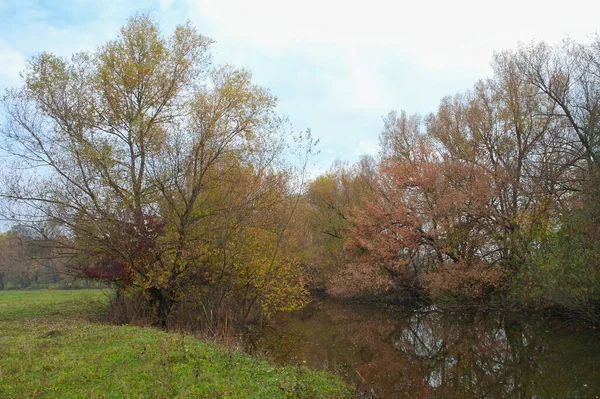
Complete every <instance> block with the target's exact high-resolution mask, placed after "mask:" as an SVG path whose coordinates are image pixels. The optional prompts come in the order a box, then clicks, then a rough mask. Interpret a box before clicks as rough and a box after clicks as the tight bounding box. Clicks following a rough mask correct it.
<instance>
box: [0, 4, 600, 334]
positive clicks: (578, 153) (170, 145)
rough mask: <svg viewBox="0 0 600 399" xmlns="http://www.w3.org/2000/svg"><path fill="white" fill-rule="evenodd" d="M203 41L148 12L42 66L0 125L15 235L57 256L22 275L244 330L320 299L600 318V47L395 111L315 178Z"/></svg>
mask: <svg viewBox="0 0 600 399" xmlns="http://www.w3.org/2000/svg"><path fill="white" fill-rule="evenodd" d="M211 44H212V40H211V39H209V38H206V37H204V36H202V35H201V34H200V33H198V32H197V30H196V29H195V28H194V27H193V26H191V25H190V24H185V25H181V26H179V27H177V28H176V29H175V31H174V32H173V33H172V34H171V35H170V36H167V37H165V36H164V35H162V33H161V32H160V29H159V27H158V26H157V24H156V23H155V22H154V21H152V20H151V19H150V18H149V17H148V16H146V15H137V16H134V17H132V18H131V19H130V20H129V22H128V23H127V24H126V25H125V26H124V27H123V28H122V30H121V32H120V34H119V36H118V37H117V39H116V40H114V41H110V42H108V43H106V44H105V45H103V46H101V47H99V48H98V49H97V50H96V51H95V52H89V53H79V54H75V55H73V56H72V57H71V58H70V59H63V58H60V57H57V56H55V55H52V54H49V53H42V54H40V55H38V56H36V57H34V58H32V59H31V60H30V62H29V63H28V66H27V68H26V70H25V71H24V72H23V74H22V76H23V86H22V87H20V88H15V89H11V90H9V91H7V93H6V94H5V96H4V98H3V101H2V105H3V113H4V118H5V123H4V124H3V126H2V129H1V130H2V134H3V136H4V139H5V140H4V145H3V149H4V151H5V152H6V153H7V154H10V156H9V157H7V158H6V159H5V160H4V164H3V182H2V189H1V195H2V198H3V199H4V205H5V206H4V209H3V214H4V218H5V219H8V220H11V221H13V222H14V223H16V224H18V225H19V226H26V227H20V229H22V230H23V229H24V230H23V231H27V234H28V235H29V236H30V237H35V241H36V242H37V243H38V244H41V245H38V246H37V247H36V248H38V249H35V250H34V249H33V248H34V246H28V247H22V246H21V249H20V251H25V252H27V253H29V254H30V255H31V254H35V253H36V252H35V251H37V253H38V254H39V253H42V252H43V254H44V257H42V256H30V258H31V257H33V258H36V259H38V262H36V263H28V265H30V266H31V265H34V264H35V265H41V264H42V263H44V262H41V261H39V260H40V259H42V258H44V259H45V264H46V265H47V264H48V263H51V264H53V265H54V267H55V269H57V268H58V267H57V265H60V267H59V269H60V270H61V271H62V272H64V273H67V274H69V275H71V276H73V277H79V278H88V279H96V280H102V281H105V282H108V283H110V284H113V285H114V286H115V287H116V288H117V298H116V299H115V301H114V309H116V310H118V311H121V312H123V313H124V314H123V315H121V316H120V317H121V319H120V320H121V321H122V322H126V321H128V320H130V319H131V318H135V317H148V318H150V319H152V320H153V321H154V323H155V324H157V325H160V326H163V327H166V326H168V325H169V324H170V323H174V322H175V320H184V324H185V325H186V326H190V327H193V328H206V327H210V326H212V325H214V324H216V323H234V324H235V323H240V324H243V323H246V322H248V321H250V320H256V319H259V318H264V317H268V316H269V315H272V314H273V313H274V312H277V311H285V310H294V309H298V308H300V307H302V306H304V305H305V304H306V303H307V302H308V301H309V300H310V292H311V291H313V292H325V293H327V294H328V295H331V296H335V297H342V298H351V299H364V298H369V299H377V298H379V299H381V300H386V301H392V300H393V301H397V300H414V299H416V300H427V301H430V300H434V301H436V302H437V303H439V304H472V303H477V304H482V305H486V304H510V305H515V306H526V307H540V308H543V307H558V308H560V309H563V310H570V311H575V312H577V314H578V315H580V316H581V317H583V318H585V319H586V320H588V321H592V322H598V321H599V319H600V316H599V315H600V229H599V226H600V202H599V200H600V184H599V183H600V181H599V179H600V175H599V171H598V162H599V159H598V157H599V156H600V155H599V151H600V37H596V39H595V41H593V42H592V43H591V44H588V45H582V44H579V43H576V42H573V41H569V40H565V41H564V42H563V43H561V44H559V45H556V46H549V45H546V44H544V43H539V44H532V45H529V46H522V47H521V48H520V49H519V50H517V51H512V52H502V53H498V54H497V55H496V56H495V58H494V60H493V61H492V65H493V70H494V74H493V76H492V77H490V78H488V79H485V80H482V81H480V82H478V83H477V84H476V85H475V87H473V88H472V89H471V90H470V91H468V92H465V93H461V94H457V95H455V96H451V97H446V98H444V99H442V101H441V103H440V106H439V109H438V110H437V111H436V112H435V113H432V114H430V115H426V116H420V115H408V114H407V113H405V112H391V113H390V114H389V115H387V116H386V117H385V118H384V121H383V128H382V131H381V134H380V144H381V153H380V154H379V155H378V156H377V157H364V158H362V159H361V160H360V161H359V162H358V163H356V164H343V163H339V162H337V163H335V164H334V165H333V166H332V167H331V169H330V171H329V172H327V173H325V174H323V175H321V176H319V177H317V178H316V179H314V180H312V181H307V178H306V176H307V166H308V165H309V163H310V157H311V155H312V154H314V152H315V146H316V144H317V143H316V141H315V140H314V139H313V137H312V136H311V134H310V132H305V133H302V134H294V133H293V129H292V127H291V126H290V125H289V123H288V121H287V119H286V118H285V117H283V116H281V115H279V114H278V113H277V112H276V106H277V99H276V98H275V97H274V96H273V95H272V94H271V93H270V92H269V91H268V90H267V89H265V88H263V87H260V86H257V85H256V84H254V83H253V82H252V76H251V74H250V72H248V71H247V70H244V69H237V68H234V67H231V66H227V65H225V66H222V65H213V63H212V57H211V54H210V51H209V48H210V46H211ZM321 134H325V132H321ZM23 236H24V234H23V233H22V232H19V231H16V232H12V233H7V234H5V236H4V237H3V240H2V243H1V246H2V252H3V253H4V254H8V253H15V251H17V249H15V248H17V247H18V245H15V244H14V243H15V242H17V241H18V240H17V239H19V240H20V241H19V242H24V241H23V239H22V238H23ZM30 242H31V240H30ZM40 248H41V249H40ZM11 251H12V252H11ZM3 258H4V259H5V260H6V259H9V257H8V256H3ZM17 264H18V263H16V262H5V263H3V264H2V265H0V275H1V276H2V277H3V280H2V281H4V280H7V279H11V280H14V278H15V277H10V276H15V275H16V274H15V273H14V270H15V267H16V265H17ZM11 268H12V269H11ZM11 273H12V274H11ZM11 284H13V286H18V285H17V284H14V282H11Z"/></svg>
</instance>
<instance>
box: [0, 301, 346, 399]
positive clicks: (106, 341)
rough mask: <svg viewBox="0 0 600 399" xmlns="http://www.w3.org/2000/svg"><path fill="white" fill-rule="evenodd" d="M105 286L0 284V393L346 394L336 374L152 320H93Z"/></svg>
mask: <svg viewBox="0 0 600 399" xmlns="http://www.w3.org/2000/svg"><path fill="white" fill-rule="evenodd" d="M105 301H106V295H105V293H103V292H102V291H100V290H81V291H44V290H41V291H5V292H0V397H2V398H5V397H6V398H25V397H44V398H82V397H90V398H123V397H128V398H191V397H194V398H344V397H350V396H351V393H350V390H349V388H348V387H347V386H346V385H344V384H343V383H342V382H341V381H340V380H339V379H338V378H337V377H335V376H333V375H330V374H326V373H322V372H317V371H313V370H309V369H306V368H297V367H273V366H271V365H269V364H268V363H267V362H265V361H262V360H256V359H253V358H250V357H249V356H247V355H244V354H242V353H239V352H236V351H231V350H229V349H227V348H224V347H222V346H219V345H215V344H211V343H206V342H202V341H199V340H197V339H195V338H193V337H191V336H184V335H178V334H173V333H166V332H163V331H160V330H156V329H152V328H140V327H132V326H112V325H106V324H101V323H97V322H93V321H91V320H92V319H93V318H94V316H97V315H99V314H100V313H101V312H102V311H103V303H104V302H105Z"/></svg>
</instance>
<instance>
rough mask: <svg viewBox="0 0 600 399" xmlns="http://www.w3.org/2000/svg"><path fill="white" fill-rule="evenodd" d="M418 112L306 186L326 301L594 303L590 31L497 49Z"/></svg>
mask: <svg viewBox="0 0 600 399" xmlns="http://www.w3.org/2000/svg"><path fill="white" fill-rule="evenodd" d="M492 66H493V76H492V77H491V78H489V79H485V80H481V81H479V82H478V83H476V84H475V86H474V87H473V88H472V89H471V90H470V91H467V92H465V93H460V94H457V95H455V96H451V97H446V98H444V99H442V101H441V103H440V105H439V108H438V110H437V112H435V113H432V114H430V115H427V116H420V115H408V114H407V113H405V112H391V113H390V114H389V115H387V117H386V118H385V119H384V124H383V129H382V132H381V134H380V144H381V152H380V154H379V156H378V157H376V158H369V157H365V158H364V159H362V160H361V161H360V162H359V163H357V164H355V165H343V164H336V165H334V166H333V167H332V168H331V170H330V171H329V172H328V173H326V174H324V175H322V176H320V177H318V178H317V179H316V180H315V181H313V182H312V184H311V185H310V187H309V190H308V193H307V207H308V208H309V209H310V213H311V221H312V223H311V225H312V227H313V229H314V232H315V233H314V234H313V239H314V241H313V243H312V245H313V246H314V247H315V248H317V249H316V250H315V257H314V260H313V261H314V264H316V265H318V270H319V273H318V275H319V276H320V281H319V282H318V283H319V284H321V286H322V288H324V289H326V290H327V291H328V292H329V293H331V294H333V295H340V296H345V297H357V296H358V297H362V296H365V295H367V296H374V295H375V296H377V295H384V294H387V295H389V294H390V293H394V294H395V295H399V296H402V297H415V296H418V297H423V296H425V297H429V298H434V299H436V300H438V301H454V302H456V301H458V302H463V301H478V302H487V301H493V300H495V301H508V302H510V303H517V304H525V305H527V306H560V307H562V308H564V309H570V310H576V311H578V312H581V313H582V314H585V315H587V316H589V317H590V318H595V319H596V321H598V320H599V318H598V315H599V313H598V311H599V309H600V308H599V305H600V179H599V178H600V175H599V172H600V170H599V161H600V159H599V157H600V37H596V39H595V41H593V42H592V43H591V44H587V45H582V44H579V43H576V42H573V41H570V40H565V41H564V42H563V43H561V44H559V45H556V46H549V45H546V44H544V43H541V44H534V45H530V46H522V47H521V48H520V49H519V50H517V51H507V52H502V53H499V54H497V55H496V56H495V57H494V59H493V62H492Z"/></svg>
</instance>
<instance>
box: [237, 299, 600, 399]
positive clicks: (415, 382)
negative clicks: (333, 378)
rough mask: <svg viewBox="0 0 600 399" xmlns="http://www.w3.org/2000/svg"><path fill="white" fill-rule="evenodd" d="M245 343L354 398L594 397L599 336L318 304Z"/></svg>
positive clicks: (495, 318)
mask: <svg viewBox="0 0 600 399" xmlns="http://www.w3.org/2000/svg"><path fill="white" fill-rule="evenodd" d="M246 345H247V348H246V349H247V350H248V351H250V352H253V353H255V354H257V353H258V354H264V355H266V356H267V357H269V358H270V359H271V360H273V361H275V362H277V363H280V364H286V365H288V364H297V365H307V366H310V367H313V368H318V369H325V370H330V371H333V372H335V373H337V374H338V375H341V376H342V377H344V378H345V379H346V380H347V381H349V382H351V383H353V384H355V385H356V386H357V387H358V390H359V392H360V395H361V396H360V397H363V398H600V331H598V330H593V329H583V328H580V329H577V328H574V327H572V326H571V327H567V326H564V325H561V323H559V322H556V321H554V322H553V321H552V320H545V319H542V318H541V317H537V316H536V317H532V316H528V317H524V316H523V315H521V314H515V313H502V312H487V313H485V312H455V313H451V312H440V311H438V310H437V309H436V308H434V307H428V308H421V309H416V310H415V309H412V310H411V309H401V308H393V307H379V306H373V305H359V304H348V303H339V302H334V301H328V300H320V301H316V302H313V303H312V304H310V305H309V306H307V307H306V308H304V309H302V310H300V311H297V312H294V313H290V314H286V315H280V316H278V318H277V320H276V324H275V326H274V327H269V328H264V329H261V330H260V331H256V332H254V333H253V334H252V335H251V336H249V337H248V338H247V342H246Z"/></svg>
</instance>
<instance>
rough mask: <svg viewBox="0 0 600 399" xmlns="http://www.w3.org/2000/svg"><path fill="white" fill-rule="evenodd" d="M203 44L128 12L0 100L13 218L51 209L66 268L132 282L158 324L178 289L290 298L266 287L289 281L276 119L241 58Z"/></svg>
mask: <svg viewBox="0 0 600 399" xmlns="http://www.w3.org/2000/svg"><path fill="white" fill-rule="evenodd" d="M211 43H212V40H210V39H208V38H206V37H204V36H202V35H201V34H199V33H198V32H197V31H196V30H195V28H194V27H193V26H191V25H190V24H189V23H188V24H185V25H181V26H178V27H177V28H175V30H174V32H173V33H172V34H171V35H170V36H169V37H163V36H162V35H161V32H160V30H159V28H158V26H157V24H156V23H154V22H153V21H152V20H151V19H150V18H149V17H148V16H146V15H136V16H134V17H132V18H131V19H130V20H129V21H128V23H127V24H126V25H125V26H124V27H123V28H122V29H121V32H120V34H119V36H118V38H117V39H116V40H113V41H110V42H108V43H106V44H105V45H103V46H101V47H99V48H98V49H97V51H95V52H93V53H79V54H75V55H73V56H72V57H71V58H70V59H63V58H60V57H57V56H55V55H52V54H49V53H42V54H40V55H38V56H36V57H34V58H33V59H32V60H31V61H30V62H29V63H28V65H27V68H26V70H25V71H24V72H23V79H24V85H23V87H22V88H19V89H13V90H10V91H8V92H7V94H6V96H5V98H4V101H3V105H4V109H5V117H6V120H7V123H6V124H5V125H4V127H3V129H2V132H3V134H4V136H5V138H6V144H7V145H6V147H7V148H6V149H7V151H8V152H9V153H10V154H11V155H12V161H13V162H15V166H14V167H15V169H16V170H19V171H20V173H18V174H15V173H12V174H9V175H8V178H7V179H6V180H7V181H6V182H5V188H4V190H3V193H2V195H3V197H4V198H5V199H7V200H8V201H11V202H13V203H15V204H17V205H18V206H17V207H13V208H12V209H11V212H12V213H11V216H12V217H13V219H19V220H20V221H21V222H22V223H24V222H35V221H38V220H44V221H51V222H52V223H53V224H54V225H56V226H58V232H57V234H56V235H55V237H54V243H55V250H56V251H59V252H60V253H61V254H62V255H63V256H69V257H70V259H71V261H70V266H71V268H74V269H77V270H79V271H80V272H81V273H82V274H83V275H87V276H91V277H97V278H106V279H109V280H110V281H113V282H115V283H116V284H117V285H118V286H119V287H121V288H123V287H125V286H133V287H136V289H138V290H139V291H140V292H143V293H144V295H145V297H146V298H147V301H148V303H149V304H150V305H152V308H153V309H154V312H155V314H156V316H157V320H158V323H159V324H161V325H163V326H164V325H165V324H166V320H167V317H168V315H169V313H170V311H171V309H172V308H173V307H174V306H175V305H176V304H177V303H178V302H180V301H181V297H182V295H184V294H185V293H186V292H187V291H189V290H190V289H192V287H196V288H197V289H199V290H200V291H202V292H210V293H211V295H212V296H214V295H216V296H219V295H217V294H216V292H222V294H221V295H223V296H226V295H228V293H230V292H232V291H235V293H236V295H242V296H245V295H246V294H244V292H251V293H252V295H254V296H253V298H254V299H253V300H250V302H252V304H253V305H256V304H261V305H262V306H264V307H266V308H274V309H278V308H290V307H294V306H295V305H292V302H291V301H290V302H286V300H285V298H283V299H282V298H281V294H279V296H277V294H274V293H273V292H274V290H276V287H278V288H277V290H279V292H280V293H281V292H286V290H287V291H289V292H290V293H291V292H294V295H290V298H292V299H294V298H297V297H301V296H302V292H303V289H304V288H303V285H302V279H301V275H300V274H301V273H300V270H299V269H298V268H296V267H294V263H293V262H288V259H287V258H286V256H288V255H286V254H285V251H284V250H283V249H282V248H284V247H285V245H284V242H283V241H284V240H283V238H284V236H285V234H283V233H284V231H285V229H286V223H285V220H286V217H288V216H289V215H288V214H289V213H290V212H291V211H292V208H291V207H289V206H288V205H289V198H290V196H293V194H294V193H293V192H292V191H291V184H290V182H292V181H293V179H292V176H291V174H290V173H291V172H290V170H289V168H286V167H285V165H284V160H283V158H282V156H283V155H282V154H283V153H284V150H285V145H286V144H285V137H286V135H287V133H289V130H290V129H289V127H288V124H287V122H286V120H285V118H282V117H280V116H279V115H277V114H276V113H275V107H276V103H277V101H276V98H275V97H274V96H273V95H272V94H270V93H269V91H268V90H266V89H264V88H262V87H259V86H257V85H255V84H254V83H252V79H251V74H250V73H249V72H248V71H246V70H243V69H236V68H233V67H231V66H212V65H211V56H210V53H209V51H208V48H209V46H210V45H211ZM262 216H266V217H265V219H262V220H261V217H262ZM250 243H257V244H258V245H252V244H250ZM223 286H227V287H233V288H232V289H231V290H229V291H227V290H225V291H222V290H220V289H219V287H223ZM240 290H241V291H240ZM244 290H246V291H244ZM240 292H242V294H240ZM248 295H249V294H248ZM274 298H277V299H274ZM294 303H296V304H298V303H302V301H297V302H294Z"/></svg>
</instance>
